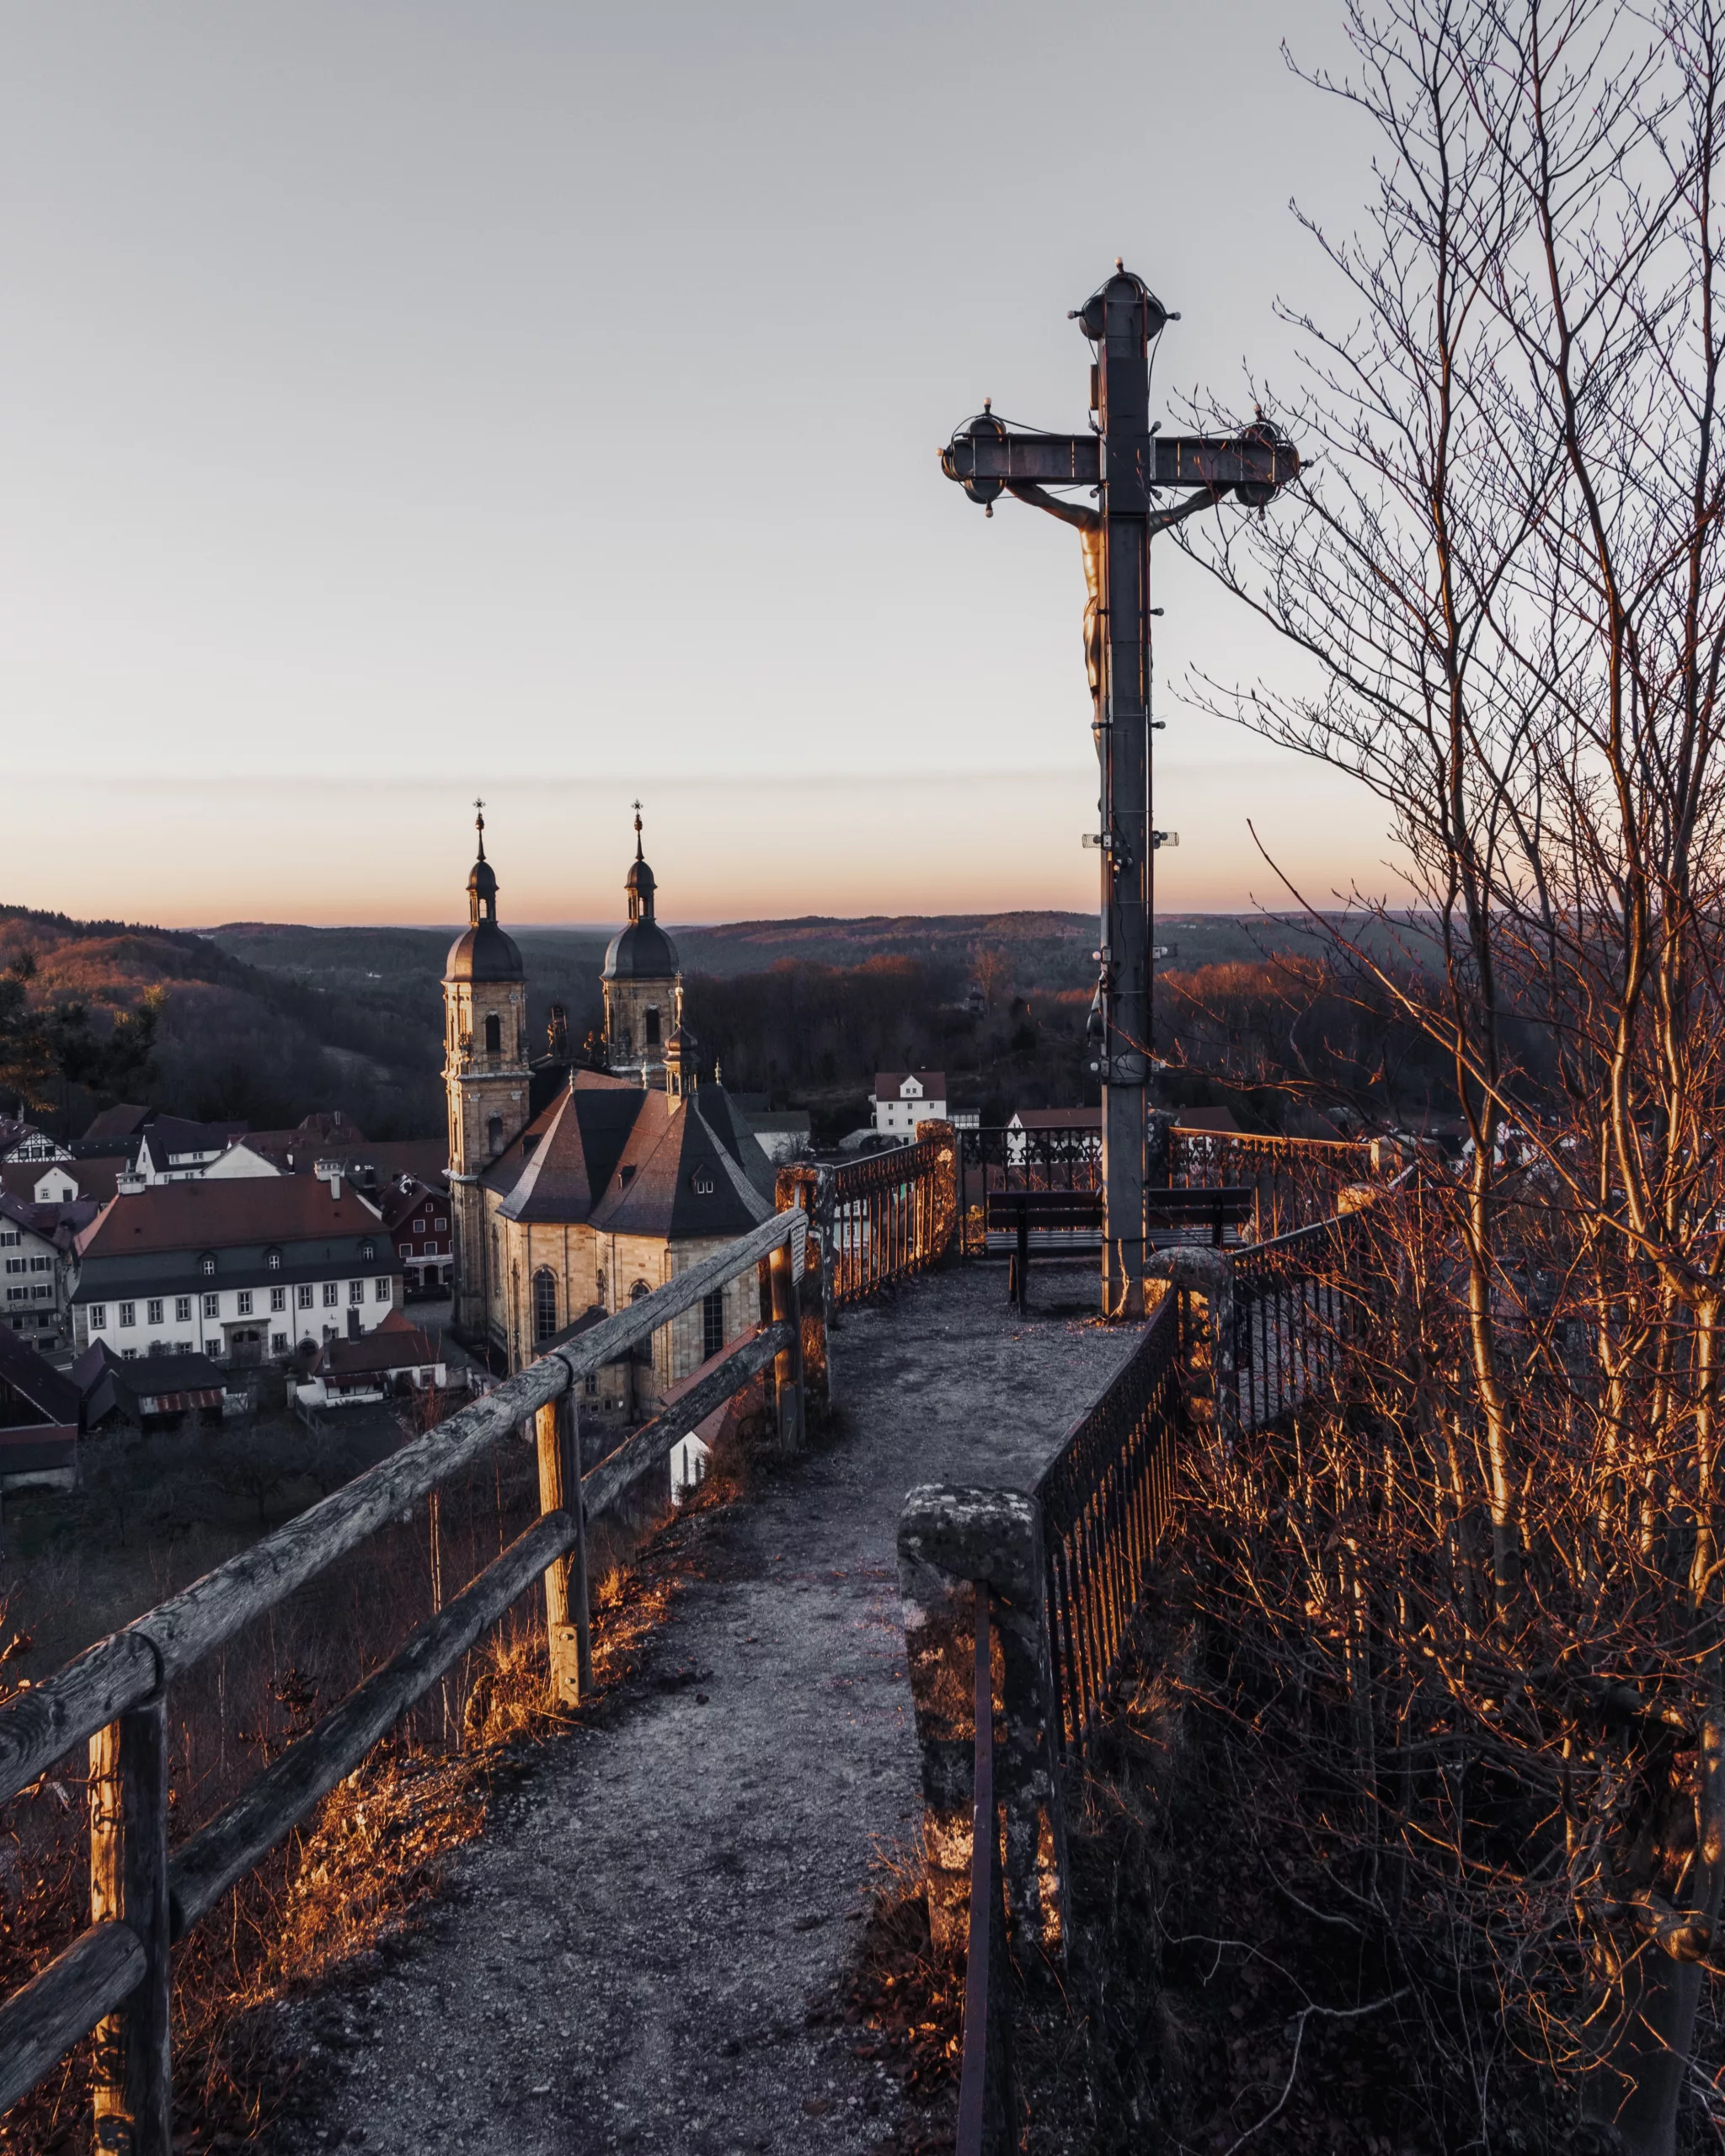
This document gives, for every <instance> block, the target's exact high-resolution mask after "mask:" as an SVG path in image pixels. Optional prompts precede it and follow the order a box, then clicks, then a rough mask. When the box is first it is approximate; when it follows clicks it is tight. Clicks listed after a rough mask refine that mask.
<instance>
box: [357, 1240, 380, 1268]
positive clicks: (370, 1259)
mask: <svg viewBox="0 0 1725 2156" xmlns="http://www.w3.org/2000/svg"><path fill="white" fill-rule="evenodd" d="M360 1257H361V1258H362V1259H363V1260H364V1261H365V1262H366V1264H367V1265H371V1264H372V1263H374V1262H376V1260H377V1244H376V1243H374V1242H363V1243H361V1244H360Z"/></svg>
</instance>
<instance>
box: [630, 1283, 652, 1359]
mask: <svg viewBox="0 0 1725 2156" xmlns="http://www.w3.org/2000/svg"><path fill="white" fill-rule="evenodd" d="M652 1293H653V1290H652V1289H650V1288H649V1286H648V1285H647V1283H646V1282H645V1281H644V1280H638V1281H637V1282H636V1283H635V1284H634V1286H633V1288H631V1289H630V1290H629V1300H630V1301H631V1302H632V1303H638V1302H640V1301H642V1300H643V1299H644V1298H645V1297H647V1296H649V1295H650V1294H652ZM629 1358H630V1360H631V1361H632V1362H636V1363H640V1364H644V1365H650V1364H651V1363H652V1361H653V1339H652V1336H651V1334H649V1336H648V1337H647V1338H646V1339H645V1340H638V1341H637V1342H635V1344H634V1346H633V1348H630V1350H629Z"/></svg>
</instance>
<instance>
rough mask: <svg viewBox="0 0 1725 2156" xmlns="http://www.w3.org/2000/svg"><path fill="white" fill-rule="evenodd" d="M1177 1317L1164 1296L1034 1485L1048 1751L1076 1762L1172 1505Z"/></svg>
mask: <svg viewBox="0 0 1725 2156" xmlns="http://www.w3.org/2000/svg"><path fill="white" fill-rule="evenodd" d="M1179 1328H1180V1314H1179V1309H1178V1296H1177V1295H1175V1294H1172V1292H1171V1293H1169V1294H1167V1295H1165V1296H1164V1297H1163V1299H1162V1305H1161V1307H1160V1309H1159V1310H1157V1312H1156V1316H1155V1318H1154V1319H1153V1320H1152V1321H1151V1324H1150V1325H1149V1326H1148V1327H1147V1328H1146V1331H1145V1335H1144V1337H1143V1339H1142V1340H1140V1342H1139V1343H1138V1346H1137V1347H1136V1348H1135V1349H1134V1350H1133V1352H1132V1354H1131V1355H1130V1358H1128V1360H1127V1362H1126V1364H1125V1366H1124V1369H1121V1370H1119V1372H1118V1373H1117V1374H1115V1375H1114V1377H1113V1378H1112V1379H1111V1380H1109V1382H1108V1385H1106V1386H1105V1387H1104V1388H1103V1390H1102V1391H1101V1392H1100V1393H1099V1394H1098V1395H1097V1397H1096V1399H1095V1400H1093V1401H1092V1402H1091V1404H1090V1406H1088V1407H1087V1408H1086V1409H1085V1411H1084V1412H1083V1413H1082V1414H1081V1416H1080V1417H1078V1419H1077V1421H1076V1422H1075V1423H1074V1424H1073V1425H1072V1428H1071V1430H1070V1431H1068V1433H1066V1438H1065V1443H1064V1444H1062V1445H1061V1447H1060V1450H1059V1452H1057V1453H1056V1454H1055V1457H1054V1458H1053V1459H1052V1460H1050V1461H1049V1464H1048V1465H1047V1466H1046V1467H1045V1468H1044V1470H1043V1471H1042V1474H1041V1476H1039V1478H1038V1481H1037V1482H1036V1485H1035V1488H1034V1492H1033V1494H1034V1496H1035V1497H1037V1499H1038V1500H1039V1502H1040V1504H1041V1506H1042V1517H1043V1534H1044V1563H1045V1566H1046V1579H1045V1582H1044V1597H1045V1613H1046V1614H1045V1621H1046V1624H1047V1626H1048V1637H1049V1663H1050V1666H1051V1670H1052V1674H1053V1679H1054V1692H1055V1702H1056V1709H1057V1711H1056V1715H1055V1750H1056V1753H1057V1756H1058V1757H1059V1758H1060V1759H1062V1760H1078V1759H1081V1758H1082V1757H1083V1754H1084V1751H1085V1748H1086V1747H1087V1744H1088V1742H1089V1741H1090V1738H1091V1737H1092V1734H1093V1732H1094V1731H1095V1727H1096V1724H1097V1717H1098V1716H1099V1715H1100V1713H1101V1710H1102V1705H1103V1700H1104V1699H1105V1698H1106V1696H1107V1693H1108V1685H1109V1684H1110V1683H1111V1681H1112V1679H1113V1677H1114V1668H1115V1664H1116V1662H1118V1660H1119V1652H1120V1646H1121V1641H1123V1639H1124V1636H1125V1631H1126V1627H1127V1625H1128V1624H1129V1623H1130V1620H1131V1617H1132V1614H1133V1612H1134V1610H1135V1609H1136V1608H1137V1606H1138V1604H1139V1602H1140V1599H1141V1598H1142V1596H1143V1593H1144V1583H1145V1578H1146V1574H1147V1572H1148V1571H1149V1568H1150V1565H1151V1559H1152V1557H1153V1556H1154V1554H1155V1550H1156V1544H1157V1542H1158V1540H1160V1538H1161V1535H1162V1529H1164V1527H1165V1526H1166V1525H1167V1521H1168V1518H1169V1514H1170V1512H1171V1509H1172V1502H1173V1484H1174V1474H1175V1465H1176V1463H1175V1445H1176V1441H1177V1433H1178V1429H1179V1423H1180V1409H1181V1377H1180V1329H1179Z"/></svg>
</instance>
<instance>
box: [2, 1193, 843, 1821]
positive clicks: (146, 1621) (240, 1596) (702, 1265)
mask: <svg viewBox="0 0 1725 2156" xmlns="http://www.w3.org/2000/svg"><path fill="white" fill-rule="evenodd" d="M806 1232H807V1216H806V1215H805V1214H803V1213H801V1212H797V1213H777V1214H774V1215H773V1217H772V1219H770V1220H764V1221H762V1222H761V1225H760V1226H759V1227H758V1228H754V1229H751V1230H750V1232H749V1233H748V1234H747V1235H740V1236H739V1237H738V1238H737V1240H736V1241H734V1242H732V1243H728V1244H727V1245H726V1246H725V1247H724V1249H723V1250H720V1251H714V1252H713V1255H712V1256H711V1257H704V1258H702V1260H701V1261H700V1262H698V1263H697V1264H695V1265H692V1266H691V1267H689V1268H688V1270H687V1271H686V1273H677V1274H676V1276H675V1277H674V1278H672V1279H670V1280H669V1281H667V1282H666V1283H665V1286H663V1287H662V1288H658V1289H654V1292H653V1294H650V1295H648V1296H644V1298H643V1299H641V1301H639V1302H638V1303H631V1304H628V1305H626V1306H625V1307H624V1308H623V1309H622V1310H618V1311H617V1313H616V1314H615V1315H613V1316H611V1317H608V1318H606V1319H605V1320H604V1321H603V1322H602V1323H601V1324H599V1325H595V1326H594V1327H593V1329H592V1330H591V1331H590V1332H585V1333H583V1334H582V1335H581V1336H580V1337H579V1339H578V1340H573V1341H571V1342H569V1344H568V1346H567V1347H563V1348H555V1349H553V1351H552V1353H549V1354H547V1355H545V1356H543V1357H542V1358H540V1360H539V1361H537V1363H531V1364H529V1365H528V1366H527V1368H526V1369H524V1370H521V1371H520V1372H518V1373H517V1374H516V1375H515V1376H514V1377H512V1378H510V1379H509V1380H506V1382H505V1383H504V1384H502V1385H499V1386H498V1388H497V1389H496V1390H495V1391H494V1392H491V1393H488V1394H487V1395H486V1396H485V1397H484V1398H483V1400H478V1401H474V1402H473V1405H472V1406H468V1407H464V1408H462V1410H461V1411H460V1412H459V1413H457V1414H455V1415H452V1416H451V1417H450V1419H449V1420H448V1422H443V1423H440V1424H439V1425H438V1427H437V1428H435V1430H430V1431H428V1432H426V1433H425V1435H424V1436H423V1437H419V1438H414V1440H413V1441H412V1443H411V1444H406V1445H403V1447H402V1448H401V1449H400V1450H399V1451H398V1452H395V1453H392V1454H390V1455H389V1457H388V1458H387V1459H386V1460H379V1461H378V1463H377V1465H376V1466H375V1467H371V1468H368V1469H367V1470H366V1472H365V1473H364V1474H362V1475H358V1476H355V1478H354V1480H353V1481H351V1482H349V1483H346V1484H344V1486H342V1488H340V1489H339V1490H337V1491H335V1492H333V1493H332V1494H331V1495H330V1496H329V1497H325V1498H323V1500H322V1502H319V1503H318V1504H315V1505H313V1506H312V1507H311V1508H310V1509H309V1510H308V1511H306V1512H304V1513H301V1514H300V1515H299V1517H298V1518H296V1519H292V1520H290V1521H289V1522H288V1523H287V1524H286V1526H285V1527H280V1528H278V1529H276V1530H275V1533H274V1534H266V1535H264V1537H263V1538H262V1540H259V1541H258V1542H254V1544H252V1545H251V1546H250V1547H249V1548H248V1549H246V1550H241V1551H240V1552H239V1554H238V1556H234V1557H231V1558H230V1559H229V1560H228V1561H227V1563H226V1564H224V1565H218V1566H216V1569H215V1571H214V1572H206V1574H205V1575H204V1577H203V1578H202V1579H200V1580H197V1581H195V1582H193V1584H192V1585H191V1586H190V1587H189V1588H185V1589H184V1591H183V1592H182V1593H179V1594H176V1595H172V1596H170V1597H169V1598H168V1600H167V1601H166V1602H163V1603H160V1604H158V1606H157V1607H156V1608H155V1609H152V1610H150V1611H148V1612H147V1614H145V1615H144V1616H142V1617H140V1618H139V1619H137V1620H136V1623H134V1624H131V1625H127V1626H126V1629H125V1630H123V1631H120V1632H116V1633H115V1634H113V1635H112V1636H111V1637H109V1638H108V1639H105V1640H103V1641H99V1642H98V1644H97V1645H96V1646H93V1647H91V1648H90V1649H89V1650H88V1652H87V1653H84V1654H83V1655H80V1656H79V1657H78V1658H77V1661H76V1662H70V1663H68V1664H67V1667H66V1668H64V1669H62V1670H61V1671H59V1672H58V1673H56V1675H54V1676H52V1677H50V1678H46V1679H45V1681H44V1682H43V1683H42V1684H39V1685H35V1686H34V1687H33V1688H32V1689H30V1690H29V1691H27V1692H22V1693H20V1694H19V1695H18V1696H17V1697H16V1698H15V1699H13V1700H8V1701H7V1702H6V1703H5V1705H3V1706H0V1802H3V1801H5V1799H6V1798H8V1797H9V1796H15V1795H16V1794H17V1792H18V1791H19V1790H20V1789H22V1788H24V1786H25V1785H26V1784H28V1783H29V1782H33V1781H35V1779H36V1778H37V1776H38V1775H39V1774H43V1773H45V1771H46V1769H48V1768H49V1767H51V1765H52V1764H54V1762H55V1761H56V1759H58V1758H61V1756H62V1755H63V1754H64V1753H67V1752H68V1751H70V1750H71V1748H72V1746H73V1745H75V1744H77V1743H79V1742H82V1741H83V1739H85V1738H87V1737H93V1735H94V1734H95V1732H97V1731H98V1730H99V1729H100V1728H102V1727H104V1725H105V1724H107V1723H108V1722H110V1721H113V1720H114V1719H115V1717H116V1716H119V1715H121V1714H124V1713H126V1711H128V1710H130V1709H131V1708H133V1707H138V1706H142V1705H143V1704H144V1703H145V1701H146V1700H150V1699H152V1698H153V1697H154V1696H155V1695H156V1694H157V1692H158V1690H159V1689H161V1687H162V1685H163V1684H164V1683H166V1682H167V1681H168V1679H169V1678H173V1677H175V1676H178V1675H179V1673H181V1672H182V1671H184V1670H185V1669H188V1668H190V1667H191V1666H192V1665H193V1664H194V1663H195V1662H198V1661H200V1660H201V1659H202V1657H204V1656H205V1655H206V1654H208V1653H209V1652H211V1649H212V1648H215V1647H218V1646H221V1645H222V1642H223V1641H226V1640H228V1639H231V1638H232V1636H233V1635H234V1633H236V1632H237V1631H238V1630H240V1629H241V1627H242V1626H243V1625H247V1624H249V1623H250V1622H251V1620H253V1619H254V1617H259V1616H261V1615H262V1614H264V1612H265V1611H266V1610H268V1609H273V1608H274V1607H275V1604H277V1603H279V1602H280V1601H283V1600H284V1599H285V1598H286V1597H287V1596H288V1595H290V1594H291V1593H294V1592H295V1591H296V1589H297V1588H301V1587H303V1586H304V1585H305V1584H306V1582H307V1581H308V1580H311V1579H313V1578H315V1577H317V1575H318V1573H319V1572H322V1571H323V1570H324V1568H325V1567H326V1566H328V1565H331V1564H333V1563H334V1561H335V1560H336V1559H337V1558H338V1557H340V1556H344V1555H345V1554H346V1552H347V1551H348V1550H352V1549H355V1548H357V1547H358V1545H360V1543H362V1542H363V1541H365V1540H366V1539H367V1537H368V1536H370V1535H371V1534H374V1533H376V1531H377V1529H379V1528H380V1527H382V1526H383V1525H385V1524H387V1522H388V1521H389V1520H391V1519H392V1518H394V1517H395V1516H396V1515H397V1514H398V1513H403V1512H406V1511H408V1510H409V1508H411V1507H412V1506H413V1505H414V1504H415V1503H417V1502H418V1501H419V1499H420V1498H422V1497H425V1496H427V1495H428V1494H429V1493H430V1492H431V1491H432V1490H434V1489H435V1488H436V1486H438V1484H439V1483H441V1482H442V1481H446V1479H447V1478H448V1477H449V1476H451V1475H455V1474H457V1473H459V1472H460V1470H462V1468H464V1467H466V1466H467V1465H468V1463H469V1462H470V1461H472V1460H475V1459H477V1458H478V1457H479V1456H480V1455H481V1454H483V1453H484V1452H485V1451H486V1450H487V1449H489V1447H490V1446H491V1445H492V1444H494V1443H495V1442H496V1441H497V1439H498V1438H501V1437H504V1436H506V1435H507V1434H508V1433H509V1432H510V1431H511V1430H512V1429H514V1428H515V1427H516V1426H517V1425H518V1424H520V1423H521V1422H525V1421H526V1418H527V1417H529V1416H531V1415H532V1414H533V1413H534V1412H536V1411H537V1409H539V1408H540V1407H542V1406H545V1405H546V1403H547V1401H554V1400H558V1399H561V1398H563V1396H565V1395H566V1394H567V1393H569V1390H571V1388H572V1387H573V1386H574V1385H575V1383H576V1382H577V1380H579V1379H581V1378H583V1377H585V1375H586V1374H588V1372H590V1371H592V1370H598V1369H603V1368H604V1367H605V1365H606V1364H610V1363H615V1362H619V1361H621V1360H622V1358H623V1357H624V1356H625V1355H626V1354H628V1351H629V1350H630V1349H631V1348H634V1347H637V1346H638V1345H639V1344H640V1343H641V1342H643V1341H644V1340H648V1339H650V1338H651V1337H652V1336H653V1334H654V1333H655V1332H656V1331H658V1330H659V1329H660V1326H663V1325H665V1324H667V1323H669V1321H670V1320H671V1319H672V1318H674V1317H676V1316H678V1315H680V1314H681V1312H682V1311H684V1310H692V1309H693V1308H694V1306H695V1305H697V1303H699V1302H700V1301H701V1300H702V1298H703V1297H704V1296H706V1295H707V1294H708V1293H709V1292H710V1291H711V1290H712V1289H713V1288H715V1287H718V1286H722V1285H723V1284H724V1282H726V1281H727V1280H729V1279H732V1278H734V1277H735V1276H736V1274H738V1273H741V1272H743V1271H745V1269H747V1268H748V1267H750V1266H753V1265H756V1264H758V1263H759V1262H760V1261H761V1259H762V1258H764V1257H770V1256H771V1254H772V1251H775V1250H777V1249H779V1248H781V1247H782V1246H784V1245H785V1244H787V1243H789V1244H791V1245H792V1246H793V1252H794V1254H795V1255H796V1256H798V1257H800V1255H801V1250H802V1245H803V1239H804V1235H805V1234H806ZM709 1412H710V1411H709Z"/></svg>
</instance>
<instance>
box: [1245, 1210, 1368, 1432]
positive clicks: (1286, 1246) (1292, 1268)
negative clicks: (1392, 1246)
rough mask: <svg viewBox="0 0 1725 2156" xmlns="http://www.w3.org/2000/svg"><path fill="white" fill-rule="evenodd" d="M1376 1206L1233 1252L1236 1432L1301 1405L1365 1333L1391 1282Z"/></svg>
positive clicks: (1256, 1426)
mask: <svg viewBox="0 0 1725 2156" xmlns="http://www.w3.org/2000/svg"><path fill="white" fill-rule="evenodd" d="M1369 1230H1370V1210H1369V1209H1361V1210H1360V1211H1359V1212H1356V1213H1350V1214H1343V1215H1342V1216H1340V1217H1339V1218H1332V1219H1327V1220H1318V1221H1315V1222H1314V1223H1313V1224H1312V1225H1311V1227H1309V1228H1298V1229H1295V1230H1292V1231H1291V1232H1290V1234H1287V1235H1276V1236H1274V1237H1272V1238H1271V1240H1270V1241H1268V1242H1263V1243H1256V1244H1249V1245H1247V1246H1245V1247H1243V1248H1242V1249H1240V1250H1237V1251H1235V1252H1233V1253H1232V1273H1233V1319H1232V1325H1233V1340H1232V1350H1233V1352H1232V1358H1231V1360H1232V1365H1233V1367H1232V1369H1231V1372H1225V1373H1218V1382H1221V1383H1226V1382H1230V1381H1231V1383H1232V1385H1233V1387H1234V1390H1235V1401H1236V1405H1235V1412H1236V1417H1237V1427H1238V1428H1241V1429H1242V1430H1255V1429H1260V1428H1263V1425H1264V1424H1265V1423H1267V1422H1274V1421H1275V1420H1276V1419H1277V1418H1278V1417H1279V1416H1283V1415H1285V1414H1288V1413H1289V1412H1290V1411H1291V1410H1292V1409H1294V1408H1295V1407H1297V1406H1299V1404H1300V1401H1303V1400H1305V1399H1306V1397H1307V1396H1309V1395H1310V1394H1311V1392H1312V1391H1313V1390H1316V1387H1317V1386H1318V1385H1320V1384H1322V1382H1324V1381H1325V1380H1327V1379H1328V1378H1329V1377H1330V1376H1331V1375H1332V1374H1333V1373H1334V1372H1335V1371H1336V1370H1337V1369H1338V1367H1339V1365H1340V1363H1341V1361H1342V1358H1343V1354H1344V1353H1345V1352H1346V1351H1347V1350H1348V1348H1350V1347H1352V1346H1353V1345H1354V1343H1355V1342H1357V1341H1358V1340H1359V1338H1360V1337H1361V1331H1362V1327H1363V1326H1364V1324H1365V1321H1366V1319H1367V1317H1368V1316H1369V1315H1370V1314H1371V1313H1372V1312H1373V1311H1375V1310H1376V1309H1377V1308H1378V1306H1379V1305H1380V1303H1381V1290H1382V1289H1383V1287H1384V1285H1385V1284H1386V1283H1384V1281H1383V1280H1382V1278H1381V1268H1379V1267H1376V1266H1375V1263H1374V1258H1375V1253H1374V1251H1373V1250H1372V1247H1371V1244H1370V1232H1369Z"/></svg>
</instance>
